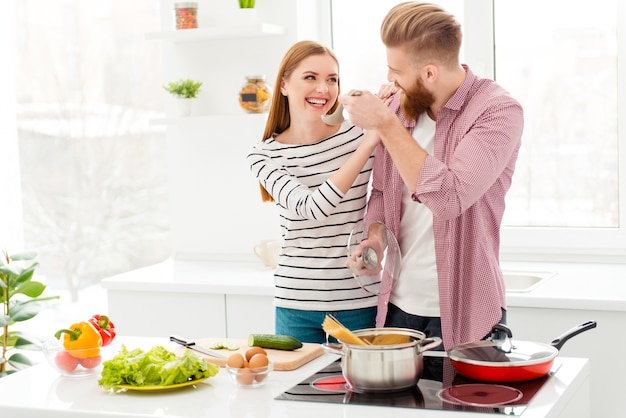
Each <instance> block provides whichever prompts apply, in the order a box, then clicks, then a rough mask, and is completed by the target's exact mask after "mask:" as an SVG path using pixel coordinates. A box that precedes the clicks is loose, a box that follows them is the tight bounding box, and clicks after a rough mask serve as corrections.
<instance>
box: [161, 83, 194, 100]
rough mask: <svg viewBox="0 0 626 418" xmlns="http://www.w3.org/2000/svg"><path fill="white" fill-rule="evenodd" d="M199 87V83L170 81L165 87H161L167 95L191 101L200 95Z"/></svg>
mask: <svg viewBox="0 0 626 418" xmlns="http://www.w3.org/2000/svg"><path fill="white" fill-rule="evenodd" d="M200 87H202V82H201V81H193V80H189V79H186V80H182V79H181V80H178V81H171V82H169V83H168V84H167V85H166V86H163V88H164V89H165V91H167V92H168V93H170V94H172V95H174V96H176V97H180V98H186V99H193V98H195V97H197V96H198V93H200Z"/></svg>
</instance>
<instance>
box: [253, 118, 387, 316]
mask: <svg viewBox="0 0 626 418" xmlns="http://www.w3.org/2000/svg"><path fill="white" fill-rule="evenodd" d="M362 139H363V131H362V130H361V129H360V128H358V127H356V126H354V125H352V124H351V123H350V122H348V121H346V122H344V123H343V124H342V125H341V127H340V129H339V131H338V132H337V133H336V134H335V135H333V136H331V137H329V138H326V139H324V140H322V141H320V142H318V143H316V144H310V145H289V144H281V143H279V142H278V141H275V140H274V139H273V138H269V139H268V140H267V141H265V142H261V143H259V144H257V145H255V146H254V147H253V148H252V150H251V151H250V153H249V154H248V156H247V161H248V164H249V165H250V170H251V171H252V173H253V174H254V175H255V176H256V178H257V179H258V180H259V182H260V183H261V184H262V185H263V186H264V187H265V188H266V190H267V191H268V192H269V193H270V194H271V195H272V197H273V198H274V200H275V201H276V206H277V208H278V213H279V218H280V226H281V231H282V236H283V239H284V246H283V248H282V250H281V252H280V257H279V263H278V267H277V269H276V272H275V273H274V282H275V304H276V306H279V307H283V308H290V309H301V310H309V311H340V310H348V309H360V308H366V307H372V306H376V297H375V296H373V295H371V294H370V293H367V292H365V291H364V290H362V289H361V288H360V287H359V285H358V283H357V282H356V280H354V278H353V277H352V274H351V273H350V270H349V269H348V268H347V267H346V261H347V258H346V252H347V242H348V236H349V235H350V231H351V230H352V228H354V227H355V226H356V225H357V224H358V223H359V222H360V221H361V220H362V219H363V215H364V212H365V206H366V203H367V192H368V184H369V180H370V175H371V171H372V165H373V160H374V156H373V155H372V156H371V157H370V158H369V160H368V162H367V163H366V164H365V166H364V167H363V169H362V170H361V173H360V174H359V176H358V177H357V179H356V181H355V182H354V184H353V185H352V187H351V188H350V190H349V191H348V193H346V194H345V195H344V194H343V193H341V191H339V190H338V189H337V188H336V187H335V186H334V185H333V184H332V182H330V181H329V180H328V178H329V177H330V176H331V175H332V174H333V173H334V172H335V171H337V170H338V169H339V168H340V167H341V166H342V164H343V163H344V162H345V161H346V160H347V159H348V158H349V156H350V154H351V153H352V152H353V151H354V150H355V149H356V148H357V146H358V145H359V144H360V143H361V141H362Z"/></svg>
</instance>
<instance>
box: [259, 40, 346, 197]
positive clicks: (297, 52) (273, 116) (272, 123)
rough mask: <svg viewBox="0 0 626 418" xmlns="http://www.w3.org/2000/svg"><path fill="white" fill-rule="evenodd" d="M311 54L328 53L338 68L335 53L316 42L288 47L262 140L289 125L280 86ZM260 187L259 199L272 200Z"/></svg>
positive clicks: (278, 132)
mask: <svg viewBox="0 0 626 418" xmlns="http://www.w3.org/2000/svg"><path fill="white" fill-rule="evenodd" d="M313 55H329V56H330V57H332V58H333V59H334V60H335V62H336V63H337V68H339V61H338V60H337V57H336V56H335V53H334V52H333V51H332V50H331V49H329V48H327V47H325V46H324V45H322V44H320V43H318V42H314V41H300V42H297V43H295V44H294V45H293V46H292V47H291V48H289V50H288V51H287V53H286V54H285V56H284V57H283V60H282V61H281V63H280V67H279V68H278V74H277V75H276V82H275V83H274V88H275V92H274V95H273V96H272V103H271V105H270V110H269V115H268V118H267V123H266V124H265V131H264V132H263V138H262V140H263V141H264V142H265V141H266V140H267V139H269V138H271V137H272V136H273V135H275V134H280V133H282V132H284V131H285V130H286V129H287V128H289V125H291V116H290V115H289V99H288V97H287V96H283V95H282V94H280V86H281V84H282V81H283V80H286V79H287V78H289V76H290V75H291V73H292V72H293V71H294V70H295V69H296V67H297V66H298V65H300V63H301V62H302V61H303V60H304V59H306V58H308V57H310V56H313ZM337 87H338V88H339V83H338V84H337ZM338 91H340V90H338ZM336 108H337V102H335V103H334V104H333V107H332V108H331V109H330V112H329V113H332V112H334V111H335V109H336ZM260 187H261V199H262V200H263V201H264V202H273V201H274V198H273V197H272V195H271V194H269V192H268V191H267V190H265V187H263V185H260Z"/></svg>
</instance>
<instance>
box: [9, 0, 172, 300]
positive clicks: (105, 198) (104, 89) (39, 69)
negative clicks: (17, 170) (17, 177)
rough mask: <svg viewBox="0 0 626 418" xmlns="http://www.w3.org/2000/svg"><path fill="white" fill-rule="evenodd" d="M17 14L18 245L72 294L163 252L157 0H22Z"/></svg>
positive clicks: (166, 219)
mask: <svg viewBox="0 0 626 418" xmlns="http://www.w3.org/2000/svg"><path fill="white" fill-rule="evenodd" d="M15 22H16V23H15V29H16V31H15V43H16V47H15V58H14V60H15V66H16V69H17V70H16V72H15V77H16V90H17V99H16V100H17V105H16V114H17V129H18V144H19V155H20V165H21V186H22V202H23V222H24V248H25V249H28V250H33V251H36V252H37V253H38V254H39V262H40V268H39V269H38V272H39V273H40V274H42V275H45V276H47V278H48V283H49V284H50V285H51V286H56V287H67V288H68V289H69V290H70V291H71V292H72V296H74V297H76V291H77V290H78V289H79V288H81V287H84V286H86V285H89V284H92V283H95V282H97V281H98V280H99V279H100V278H102V277H106V276H109V275H112V274H117V273H120V272H123V271H127V270H131V269H134V268H138V267H142V266H144V265H147V264H151V263H154V262H157V261H161V260H163V259H165V258H166V257H167V256H169V242H168V238H169V237H168V233H169V224H168V223H169V217H168V193H169V191H168V188H167V172H166V167H167V156H166V155H165V150H166V143H165V133H164V130H163V129H162V128H159V129H157V128H155V127H153V126H150V125H149V123H148V120H149V118H150V117H156V116H162V115H163V110H162V107H163V102H162V97H163V94H164V93H163V90H162V89H161V84H162V81H161V56H160V46H159V45H158V44H154V43H149V42H146V41H145V39H144V35H145V33H146V32H147V31H149V30H150V28H153V30H156V28H159V27H160V10H159V1H158V0H136V1H133V2H126V1H124V0H105V1H96V0H88V1H82V0H81V1H78V0H70V1H67V0H21V1H18V2H16V3H15ZM18 250H21V248H20V249H18Z"/></svg>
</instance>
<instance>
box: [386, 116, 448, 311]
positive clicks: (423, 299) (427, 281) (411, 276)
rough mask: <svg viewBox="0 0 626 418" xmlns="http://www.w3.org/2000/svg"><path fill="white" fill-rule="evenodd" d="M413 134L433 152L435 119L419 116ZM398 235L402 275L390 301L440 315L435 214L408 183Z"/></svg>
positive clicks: (408, 308) (418, 141)
mask: <svg viewBox="0 0 626 418" xmlns="http://www.w3.org/2000/svg"><path fill="white" fill-rule="evenodd" d="M413 138H415V140H416V141H417V143H418V144H419V145H420V146H421V147H422V148H423V149H424V150H426V152H428V153H429V154H432V153H433V149H434V143H433V141H434V139H435V121H433V120H432V119H431V118H429V117H428V116H427V115H426V114H424V115H423V116H422V117H420V118H419V119H418V121H417V125H416V126H415V129H414V130H413ZM399 235H400V236H399V237H398V243H399V244H400V250H401V252H402V264H401V267H400V277H399V278H398V282H397V283H396V285H395V287H394V289H393V290H392V293H391V303H393V304H394V305H396V306H398V307H399V308H400V309H402V310H403V311H404V312H407V313H410V314H413V315H419V316H430V317H438V316H440V313H439V286H438V282H437V264H436V261H435V237H434V233H433V214H432V212H431V211H430V210H429V209H428V208H427V207H426V206H424V205H422V204H421V203H418V202H415V201H413V199H411V194H410V193H409V191H408V190H407V188H406V187H405V188H403V192H402V219H401V220H400V233H399Z"/></svg>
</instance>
